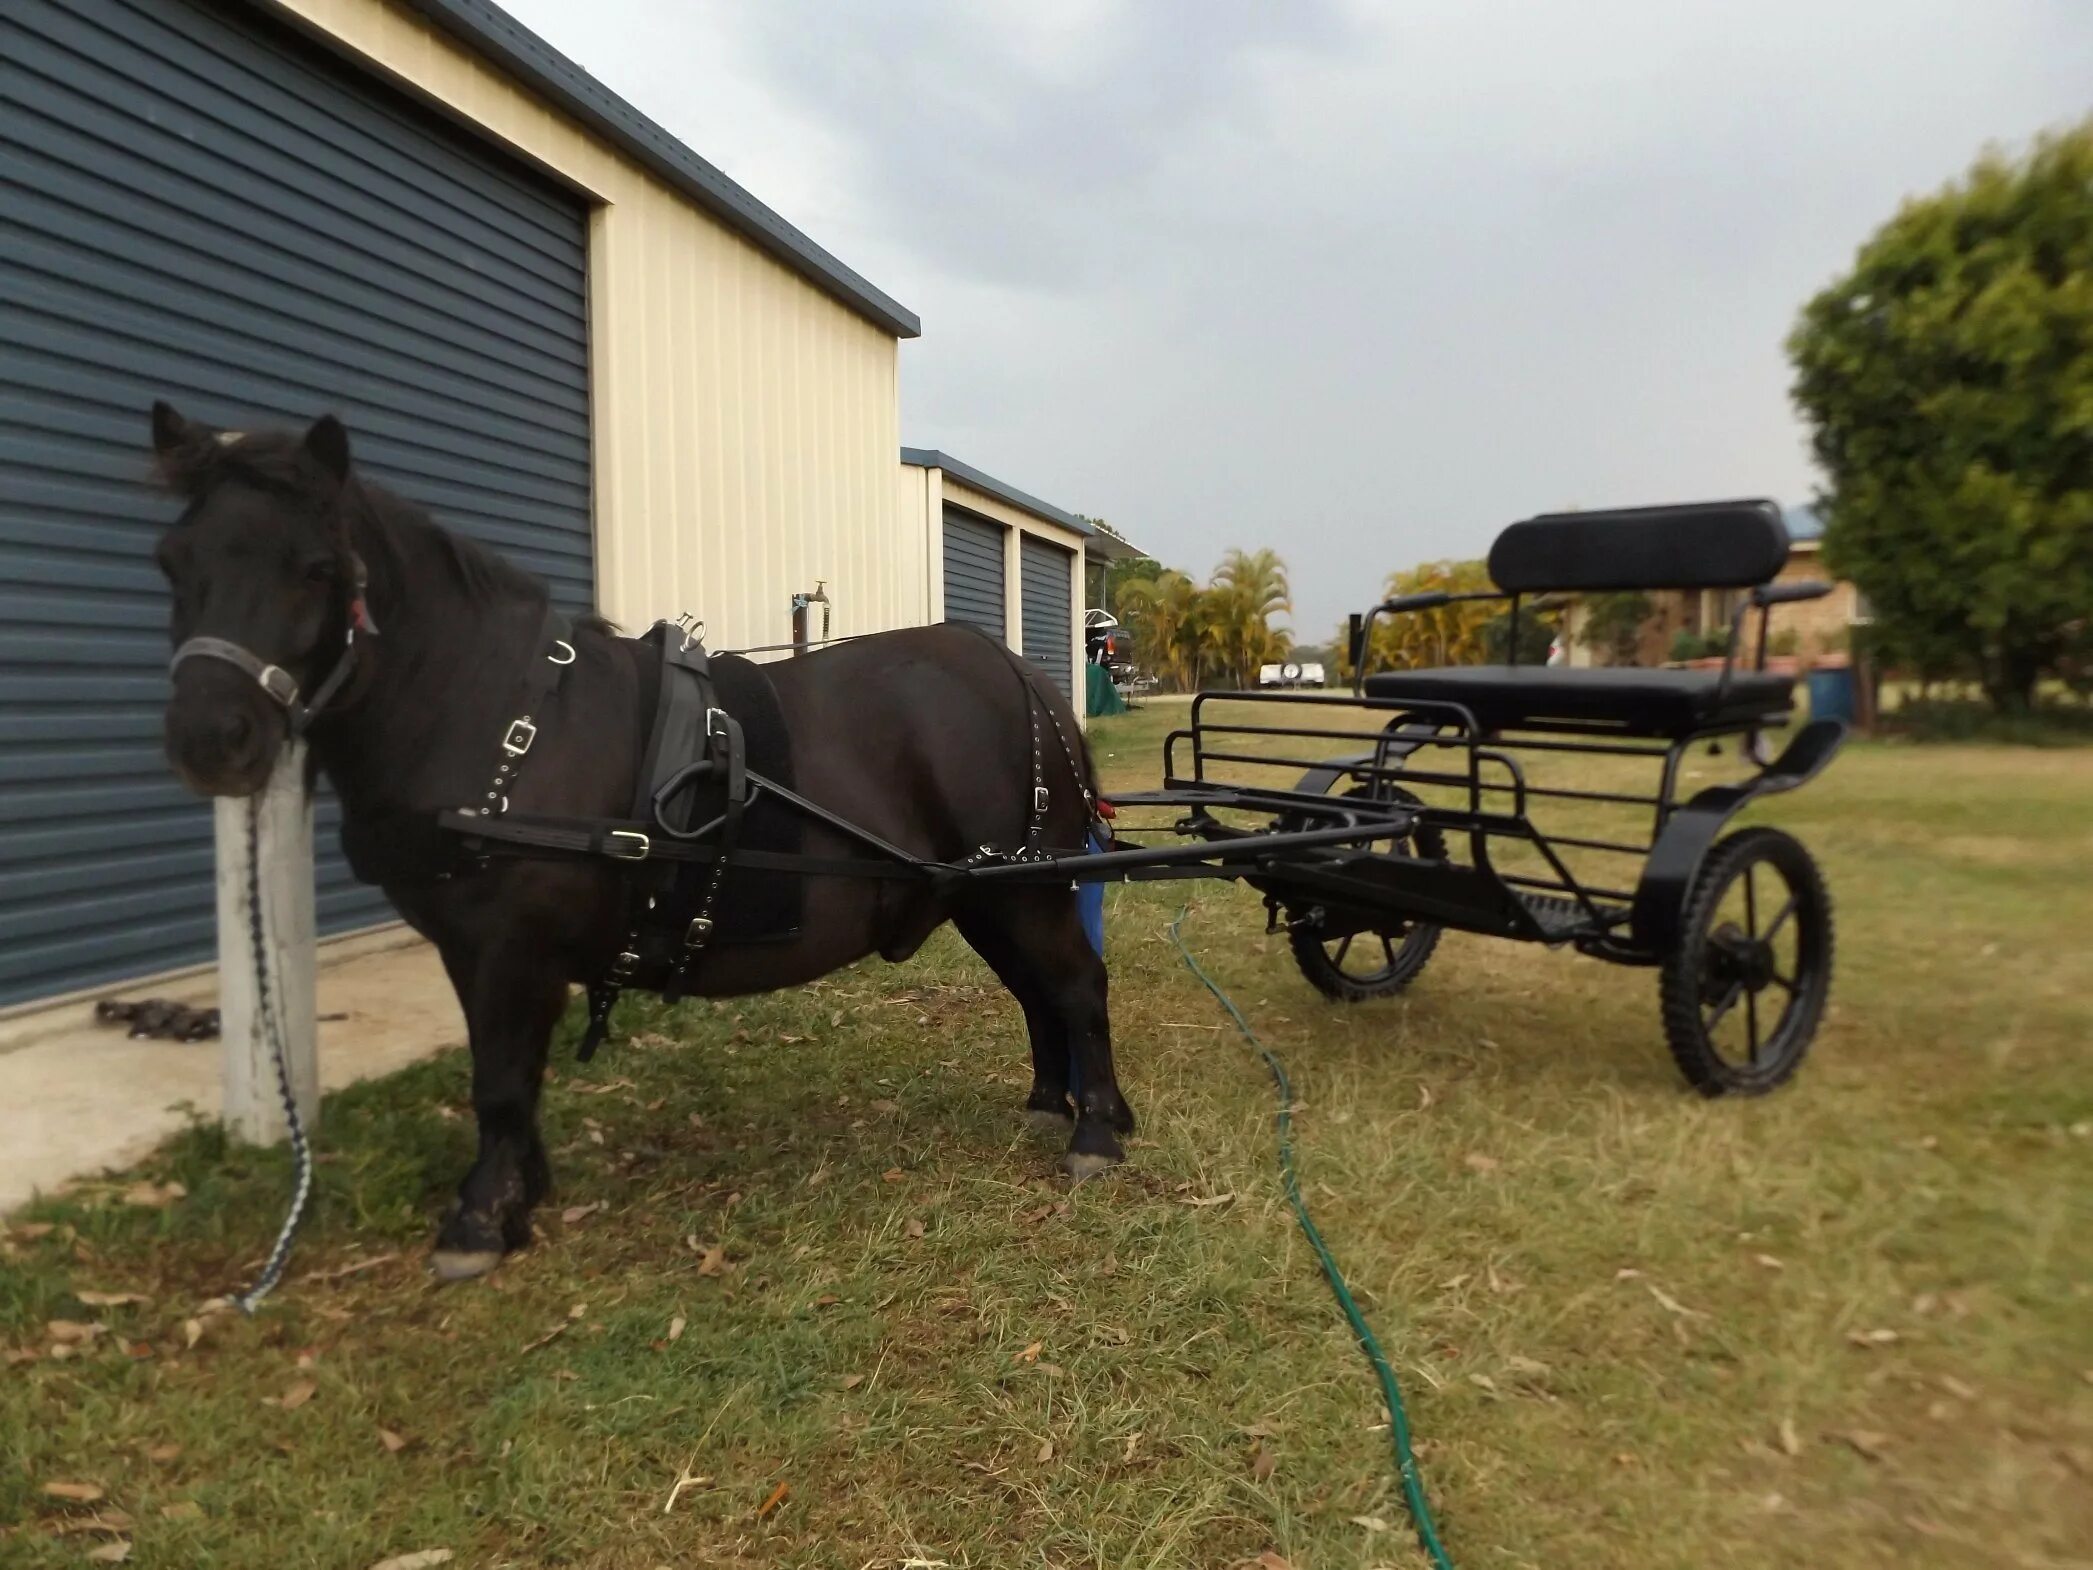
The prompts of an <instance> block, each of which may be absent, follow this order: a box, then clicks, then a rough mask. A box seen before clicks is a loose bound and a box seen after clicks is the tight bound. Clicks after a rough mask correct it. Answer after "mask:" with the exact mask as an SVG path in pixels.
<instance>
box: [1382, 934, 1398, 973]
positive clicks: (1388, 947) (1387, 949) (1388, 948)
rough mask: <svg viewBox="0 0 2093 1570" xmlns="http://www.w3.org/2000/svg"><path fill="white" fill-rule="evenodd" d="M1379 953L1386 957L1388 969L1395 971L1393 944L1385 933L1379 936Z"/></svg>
mask: <svg viewBox="0 0 2093 1570" xmlns="http://www.w3.org/2000/svg"><path fill="white" fill-rule="evenodd" d="M1381 952H1382V953H1383V954H1386V955H1387V956H1388V969H1389V970H1393V969H1395V943H1394V941H1393V940H1392V939H1391V938H1390V937H1389V936H1388V934H1387V933H1385V932H1384V933H1382V934H1381ZM1383 974H1385V972H1384V973H1383Z"/></svg>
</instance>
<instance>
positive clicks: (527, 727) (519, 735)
mask: <svg viewBox="0 0 2093 1570" xmlns="http://www.w3.org/2000/svg"><path fill="white" fill-rule="evenodd" d="M537 739H538V727H537V726H535V725H533V724H532V723H531V721H530V716H529V715H528V714H526V715H525V716H524V717H523V718H522V719H520V720H511V721H509V733H508V735H506V736H504V737H502V739H501V750H502V751H503V752H506V753H507V754H508V755H509V756H510V757H512V758H520V757H522V756H523V755H524V754H525V753H526V752H529V751H530V750H531V743H532V742H533V741H536V740H537Z"/></svg>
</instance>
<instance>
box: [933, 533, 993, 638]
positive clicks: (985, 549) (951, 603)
mask: <svg viewBox="0 0 2093 1570" xmlns="http://www.w3.org/2000/svg"><path fill="white" fill-rule="evenodd" d="M1003 533H1004V530H1003V526H1002V525H1001V524H1000V523H988V522H986V521H984V520H982V519H980V518H976V517H973V516H972V515H971V514H968V513H963V512H960V511H959V510H957V509H956V508H952V507H947V508H946V509H945V620H946V621H964V622H972V623H973V624H974V625H975V626H976V627H979V628H980V629H981V630H982V631H983V632H986V633H988V634H990V635H991V636H993V637H996V638H1001V637H1002V636H1003Z"/></svg>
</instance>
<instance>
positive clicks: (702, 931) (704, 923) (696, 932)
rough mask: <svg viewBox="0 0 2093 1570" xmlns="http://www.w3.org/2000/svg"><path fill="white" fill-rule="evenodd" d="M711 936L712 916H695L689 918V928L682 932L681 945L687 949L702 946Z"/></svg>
mask: <svg viewBox="0 0 2093 1570" xmlns="http://www.w3.org/2000/svg"><path fill="white" fill-rule="evenodd" d="M711 936H712V918H711V917H710V916H695V917H693V918H692V919H691V923H690V930H689V931H687V932H685V933H684V934H683V946H684V947H685V948H687V949H699V948H703V947H704V946H705V942H706V940H707V939H708V938H710V937H711Z"/></svg>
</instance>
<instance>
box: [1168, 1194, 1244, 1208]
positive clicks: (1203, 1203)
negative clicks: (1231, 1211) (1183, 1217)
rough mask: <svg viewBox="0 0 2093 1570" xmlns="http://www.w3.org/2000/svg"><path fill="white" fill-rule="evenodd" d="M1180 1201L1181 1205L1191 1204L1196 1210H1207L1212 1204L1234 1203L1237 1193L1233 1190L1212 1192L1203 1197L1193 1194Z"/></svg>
mask: <svg viewBox="0 0 2093 1570" xmlns="http://www.w3.org/2000/svg"><path fill="white" fill-rule="evenodd" d="M1178 1203H1179V1204H1180V1205H1190V1206H1191V1207H1192V1208H1193V1209H1194V1210H1206V1209H1210V1208H1211V1207H1212V1206H1215V1205H1232V1204H1234V1203H1235V1195H1234V1193H1233V1192H1230V1193H1226V1194H1212V1195H1208V1196H1206V1197H1203V1198H1202V1197H1200V1196H1198V1195H1192V1196H1190V1197H1187V1198H1185V1199H1180V1200H1179V1201H1178Z"/></svg>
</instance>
